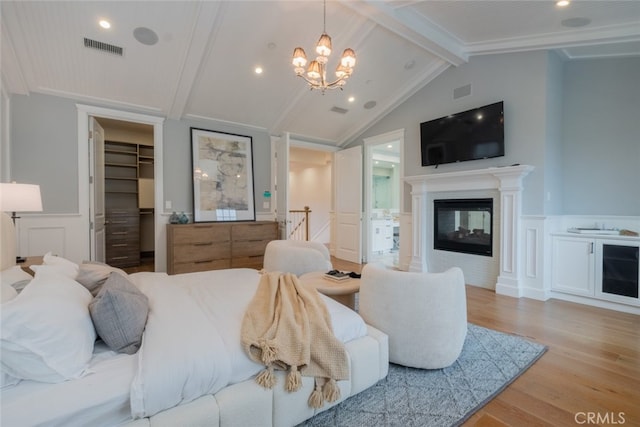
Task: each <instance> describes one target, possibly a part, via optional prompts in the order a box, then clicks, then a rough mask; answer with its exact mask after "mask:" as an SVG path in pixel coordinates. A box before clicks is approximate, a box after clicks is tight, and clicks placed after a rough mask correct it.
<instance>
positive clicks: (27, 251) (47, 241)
mask: <svg viewBox="0 0 640 427" xmlns="http://www.w3.org/2000/svg"><path fill="white" fill-rule="evenodd" d="M20 216H21V217H20V219H18V220H17V222H16V236H17V240H18V244H17V251H16V252H17V255H18V256H41V255H44V254H46V253H47V252H51V253H52V254H55V255H58V256H61V257H64V258H67V259H69V260H71V261H73V262H77V263H80V262H82V261H84V260H88V259H89V233H88V227H89V225H88V224H86V221H85V220H84V218H83V217H82V216H81V215H79V214H48V215H37V214H22V215H20Z"/></svg>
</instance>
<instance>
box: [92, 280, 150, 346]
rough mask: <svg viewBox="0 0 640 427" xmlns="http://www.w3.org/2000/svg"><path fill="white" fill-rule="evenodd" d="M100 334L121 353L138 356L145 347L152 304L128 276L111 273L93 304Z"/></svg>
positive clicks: (97, 330) (93, 318)
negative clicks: (136, 353) (139, 350)
mask: <svg viewBox="0 0 640 427" xmlns="http://www.w3.org/2000/svg"><path fill="white" fill-rule="evenodd" d="M89 313H90V314H91V320H93V326H94V327H95V328H96V332H97V333H98V335H99V336H100V338H102V340H103V341H104V342H105V344H107V346H108V347H109V348H110V349H111V350H113V351H117V352H118V353H127V354H134V353H135V352H137V351H138V349H139V348H140V345H141V344H142V333H143V332H144V327H145V325H146V323H147V315H148V314H149V301H148V299H147V297H146V296H145V295H144V294H143V293H142V292H140V291H139V290H138V288H136V287H135V286H134V285H133V284H132V283H131V282H130V281H129V280H128V279H127V278H126V277H125V276H123V275H121V274H118V273H111V274H110V275H109V278H108V279H107V280H106V281H105V282H104V285H102V288H101V289H100V292H98V295H96V297H95V298H94V299H93V301H91V303H90V304H89Z"/></svg>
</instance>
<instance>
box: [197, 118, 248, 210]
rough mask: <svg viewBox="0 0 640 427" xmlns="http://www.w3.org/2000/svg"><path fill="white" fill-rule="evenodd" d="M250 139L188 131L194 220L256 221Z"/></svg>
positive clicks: (213, 132) (220, 133)
mask: <svg viewBox="0 0 640 427" xmlns="http://www.w3.org/2000/svg"><path fill="white" fill-rule="evenodd" d="M252 143H253V141H252V139H251V137H250V136H243V135H235V134H232V133H225V132H215V131H210V130H205V129H197V128H191V156H192V164H193V220H194V222H211V221H255V219H256V211H255V206H254V195H253V155H252V153H253V147H252Z"/></svg>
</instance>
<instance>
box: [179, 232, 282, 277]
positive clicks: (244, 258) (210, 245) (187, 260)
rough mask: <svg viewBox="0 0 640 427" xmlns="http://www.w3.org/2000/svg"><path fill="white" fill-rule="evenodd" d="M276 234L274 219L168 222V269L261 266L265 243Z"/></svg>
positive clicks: (183, 270) (199, 269)
mask: <svg viewBox="0 0 640 427" xmlns="http://www.w3.org/2000/svg"><path fill="white" fill-rule="evenodd" d="M277 238H278V223H277V222H275V221H255V222H215V223H214V222H206V223H194V224H168V225H167V273H169V274H180V273H190V272H194V271H204V270H219V269H223V268H241V267H246V268H256V269H261V268H262V262H263V259H264V250H265V248H266V246H267V243H269V242H270V241H271V240H276V239H277Z"/></svg>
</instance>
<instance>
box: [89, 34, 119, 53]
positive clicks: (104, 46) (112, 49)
mask: <svg viewBox="0 0 640 427" xmlns="http://www.w3.org/2000/svg"><path fill="white" fill-rule="evenodd" d="M84 47H88V48H90V49H96V50H99V51H101V52H106V53H110V54H112V55H117V56H122V54H123V52H124V49H123V48H121V47H120V46H116V45H112V44H109V43H103V42H99V41H97V40H92V39H88V38H86V37H85V38H84Z"/></svg>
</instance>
